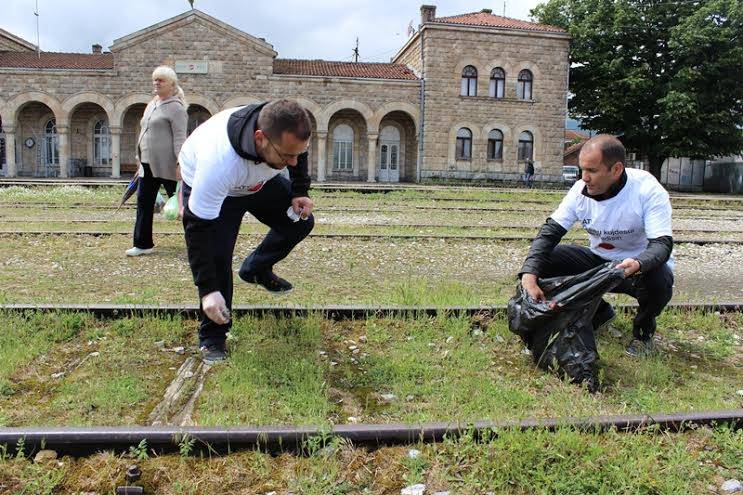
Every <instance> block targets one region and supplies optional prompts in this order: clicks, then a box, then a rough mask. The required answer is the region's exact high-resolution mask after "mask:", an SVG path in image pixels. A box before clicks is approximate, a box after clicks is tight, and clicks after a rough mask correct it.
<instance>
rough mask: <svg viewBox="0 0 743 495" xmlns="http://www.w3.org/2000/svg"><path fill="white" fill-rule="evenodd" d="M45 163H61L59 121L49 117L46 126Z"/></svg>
mask: <svg viewBox="0 0 743 495" xmlns="http://www.w3.org/2000/svg"><path fill="white" fill-rule="evenodd" d="M43 150H44V163H46V164H47V165H59V138H58V137H57V122H56V120H54V119H53V118H52V119H49V120H48V121H47V122H46V125H45V126H44V148H43Z"/></svg>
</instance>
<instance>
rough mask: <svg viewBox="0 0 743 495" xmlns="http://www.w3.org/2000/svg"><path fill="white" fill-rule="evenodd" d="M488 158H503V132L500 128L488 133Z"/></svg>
mask: <svg viewBox="0 0 743 495" xmlns="http://www.w3.org/2000/svg"><path fill="white" fill-rule="evenodd" d="M488 160H503V133H502V132H501V131H500V130H498V129H493V130H492V131H490V132H489V133H488Z"/></svg>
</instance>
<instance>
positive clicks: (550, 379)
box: [0, 311, 743, 426]
mask: <svg viewBox="0 0 743 495" xmlns="http://www.w3.org/2000/svg"><path fill="white" fill-rule="evenodd" d="M3 317H4V318H3V319H4V321H6V322H7V324H8V328H9V329H10V330H9V331H8V332H6V333H5V334H4V335H3V336H2V337H1V338H0V339H1V340H0V343H1V345H0V363H2V367H0V381H1V382H2V384H3V388H2V395H0V411H2V416H1V417H0V419H2V421H0V425H3V426H23V425H41V424H46V425H62V424H67V425H96V424H112V425H130V424H142V422H143V421H146V418H147V415H148V414H149V412H150V411H151V410H152V408H153V407H154V406H155V404H157V403H158V402H159V400H160V399H161V397H162V394H163V392H164V390H165V388H166V386H167V384H168V382H169V381H170V380H172V378H173V375H174V371H175V369H176V368H177V367H178V366H179V365H180V364H181V363H182V361H183V360H184V359H185V356H180V355H178V354H176V353H174V352H164V351H162V350H160V349H159V348H158V347H157V346H156V345H155V342H157V341H159V340H162V341H163V342H164V345H165V347H166V348H172V347H175V346H183V347H185V348H187V349H190V348H192V347H191V346H194V345H195V344H196V322H194V321H190V320H181V319H180V318H172V319H171V318H167V317H149V318H122V319H118V320H109V321H106V320H98V319H96V318H93V317H91V316H89V315H87V314H83V313H34V312H27V313H24V314H16V313H7V312H6V313H3ZM617 327H618V328H619V329H620V330H621V331H622V332H623V336H622V337H613V336H611V335H609V334H602V335H600V336H599V338H598V342H599V352H600V354H601V356H602V375H603V381H604V388H603V389H602V391H601V393H600V394H596V395H589V394H587V393H586V392H585V391H583V390H582V389H581V388H579V387H577V386H573V385H570V384H567V383H565V382H563V381H561V380H559V379H558V378H557V377H555V376H553V375H550V374H546V373H543V372H542V371H540V370H538V369H537V368H536V367H535V366H534V365H533V362H532V360H531V357H530V356H527V355H524V354H523V353H522V352H521V351H522V349H523V345H522V344H521V342H520V340H519V339H518V338H517V337H516V336H515V335H513V334H511V333H510V332H509V331H508V330H507V328H506V322H505V320H504V319H503V318H502V317H497V318H494V319H488V318H485V317H482V316H478V317H475V318H467V317H461V318H458V317H438V318H428V317H410V318H395V319H376V318H369V319H367V320H365V321H345V322H331V321H327V320H324V319H322V318H320V317H318V316H312V317H308V318H288V319H283V318H282V319H275V318H263V319H258V318H253V317H246V318H238V319H237V320H236V323H235V326H234V328H233V331H232V333H231V339H230V343H229V346H230V350H231V358H230V359H229V360H228V361H227V363H225V364H223V365H220V366H216V367H214V368H213V369H212V370H211V371H210V373H209V375H208V377H207V381H206V383H205V386H204V393H203V394H202V396H201V397H200V399H199V401H198V402H197V408H196V411H195V415H194V418H195V420H196V422H197V424H201V425H221V426H227V425H242V424H262V425H267V424H318V425H322V424H337V423H346V422H353V421H363V422H383V423H384V422H390V421H392V422H408V423H419V422H435V421H477V420H487V419H492V420H502V419H520V418H525V417H555V416H574V415H577V416H592V415H604V414H636V413H652V412H658V411H664V412H689V411H699V410H711V409H732V408H736V407H739V402H740V398H739V397H738V396H737V395H736V391H737V390H738V389H739V388H740V381H741V378H742V377H743V372H741V364H742V361H741V358H742V353H741V344H743V342H741V340H740V334H741V333H742V332H741V328H742V327H743V316H741V315H740V314H731V315H715V314H706V315H702V314H700V313H695V312H682V311H669V312H667V313H664V314H663V315H662V317H661V319H660V321H659V335H660V337H661V341H660V342H659V347H660V348H661V350H662V352H661V353H659V355H658V356H656V357H653V358H651V359H645V360H635V359H632V358H629V357H628V356H626V355H624V345H625V344H626V342H627V340H628V335H629V333H630V319H629V317H628V316H627V315H622V316H621V317H620V318H619V320H618V323H617ZM735 335H738V337H737V338H736V337H735ZM19 343H20V344H21V345H18V344H19ZM189 352H190V351H189ZM60 373H63V374H62V375H60ZM386 394H392V395H391V396H387V395H386ZM349 418H351V419H349Z"/></svg>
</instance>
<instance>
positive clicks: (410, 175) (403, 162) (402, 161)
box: [377, 110, 418, 182]
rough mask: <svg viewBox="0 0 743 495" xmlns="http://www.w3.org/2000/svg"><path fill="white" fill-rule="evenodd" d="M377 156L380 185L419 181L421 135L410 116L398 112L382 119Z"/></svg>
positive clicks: (400, 111) (404, 112) (388, 114)
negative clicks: (419, 141) (418, 160)
mask: <svg viewBox="0 0 743 495" xmlns="http://www.w3.org/2000/svg"><path fill="white" fill-rule="evenodd" d="M377 154H378V156H377V177H378V180H379V182H399V181H411V182H413V181H415V180H416V161H417V157H418V135H417V132H416V125H415V121H414V120H413V118H412V117H411V116H410V114H409V113H407V112H406V111H403V110H395V111H391V112H389V113H387V114H385V115H384V116H383V117H382V119H381V121H380V123H379V143H378V145H377Z"/></svg>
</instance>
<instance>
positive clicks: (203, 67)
mask: <svg viewBox="0 0 743 495" xmlns="http://www.w3.org/2000/svg"><path fill="white" fill-rule="evenodd" d="M208 69H209V66H208V63H207V61H206V60H179V61H176V63H175V71H176V72H177V73H179V74H206V73H207V72H209V70H208Z"/></svg>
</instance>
